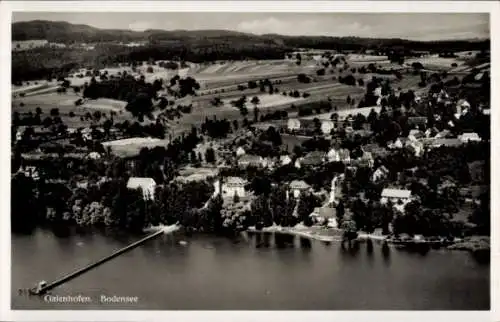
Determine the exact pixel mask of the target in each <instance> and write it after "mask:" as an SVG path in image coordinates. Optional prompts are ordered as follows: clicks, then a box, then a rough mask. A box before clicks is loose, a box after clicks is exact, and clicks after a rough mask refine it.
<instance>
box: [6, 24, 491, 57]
mask: <svg viewBox="0 0 500 322" xmlns="http://www.w3.org/2000/svg"><path fill="white" fill-rule="evenodd" d="M33 39H46V40H48V41H49V42H62V43H73V42H128V41H150V43H152V44H154V43H161V42H172V41H173V42H183V43H186V44H190V45H191V44H192V45H195V46H198V45H218V44H219V43H220V44H223V45H227V43H228V42H233V41H234V42H238V43H240V44H241V43H245V44H246V45H256V46H261V45H273V46H279V47H283V48H297V47H300V48H317V49H342V50H358V49H360V48H381V47H382V48H384V47H398V46H400V47H411V48H412V49H414V50H433V49H436V48H437V47H439V48H441V49H442V50H451V51H452V50H472V49H489V40H475V41H467V40H457V41H454V40H449V41H430V42H421V41H411V40H405V39H377V38H360V37H326V36H283V35H277V34H266V35H254V34H249V33H243V32H237V31H229V30H172V31H166V30H157V29H155V30H145V31H142V32H139V31H132V30H118V29H99V28H95V27H91V26H88V25H75V24H71V23H68V22H63V21H46V20H33V21H25V22H16V23H13V24H12V40H13V41H19V40H33Z"/></svg>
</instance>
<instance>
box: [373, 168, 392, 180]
mask: <svg viewBox="0 0 500 322" xmlns="http://www.w3.org/2000/svg"><path fill="white" fill-rule="evenodd" d="M388 175H389V170H388V169H387V168H386V167H385V166H383V165H382V166H380V167H378V168H377V169H376V170H375V171H374V172H373V174H372V182H378V181H380V180H383V179H385V178H387V176H388Z"/></svg>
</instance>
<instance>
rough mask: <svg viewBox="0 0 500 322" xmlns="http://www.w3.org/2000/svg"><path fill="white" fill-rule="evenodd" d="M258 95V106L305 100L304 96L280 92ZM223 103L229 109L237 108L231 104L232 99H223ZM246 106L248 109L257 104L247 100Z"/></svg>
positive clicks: (267, 106) (263, 106)
mask: <svg viewBox="0 0 500 322" xmlns="http://www.w3.org/2000/svg"><path fill="white" fill-rule="evenodd" d="M256 97H258V98H259V101H260V102H259V104H257V107H258V108H269V107H273V106H276V105H285V104H295V103H296V102H298V101H301V100H304V99H303V98H294V97H289V96H284V95H279V94H273V95H271V94H261V95H256ZM223 103H224V107H226V108H228V109H237V108H236V107H234V106H232V105H231V101H230V100H223ZM246 107H247V108H248V109H253V108H254V107H255V105H254V104H252V103H250V102H249V101H247V103H246Z"/></svg>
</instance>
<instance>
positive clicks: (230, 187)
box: [221, 177, 246, 198]
mask: <svg viewBox="0 0 500 322" xmlns="http://www.w3.org/2000/svg"><path fill="white" fill-rule="evenodd" d="M245 184H246V181H245V180H244V179H242V178H240V177H227V178H226V180H224V182H223V183H222V189H221V190H222V197H223V198H228V197H231V198H232V197H234V196H235V195H237V196H238V197H245V196H246V191H245Z"/></svg>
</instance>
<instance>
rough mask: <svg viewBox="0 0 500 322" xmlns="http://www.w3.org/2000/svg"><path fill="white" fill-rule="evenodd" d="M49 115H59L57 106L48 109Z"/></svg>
mask: <svg viewBox="0 0 500 322" xmlns="http://www.w3.org/2000/svg"><path fill="white" fill-rule="evenodd" d="M50 116H59V109H58V108H52V109H51V110H50Z"/></svg>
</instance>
